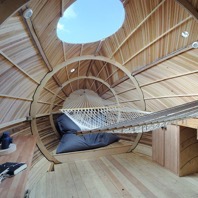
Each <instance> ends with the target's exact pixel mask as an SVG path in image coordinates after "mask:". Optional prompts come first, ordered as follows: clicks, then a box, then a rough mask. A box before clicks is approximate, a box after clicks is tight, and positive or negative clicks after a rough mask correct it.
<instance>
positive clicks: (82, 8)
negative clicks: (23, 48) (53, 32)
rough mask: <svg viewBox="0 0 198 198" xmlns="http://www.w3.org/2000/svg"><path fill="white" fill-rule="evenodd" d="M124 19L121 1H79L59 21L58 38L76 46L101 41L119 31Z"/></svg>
mask: <svg viewBox="0 0 198 198" xmlns="http://www.w3.org/2000/svg"><path fill="white" fill-rule="evenodd" d="M124 18H125V10H124V7H123V4H122V2H121V1H120V0H77V1H76V2H74V3H73V4H72V5H71V6H69V7H68V8H67V9H66V10H65V12H64V14H63V17H61V18H60V19H59V21H58V24H57V36H58V38H59V39H60V40H62V41H63V42H67V43H75V44H76V43H79V44H82V43H91V42H95V41H99V40H102V39H105V38H107V37H109V36H110V35H112V34H114V33H115V32H116V31H118V29H119V28H120V27H121V26H122V24H123V22H124Z"/></svg>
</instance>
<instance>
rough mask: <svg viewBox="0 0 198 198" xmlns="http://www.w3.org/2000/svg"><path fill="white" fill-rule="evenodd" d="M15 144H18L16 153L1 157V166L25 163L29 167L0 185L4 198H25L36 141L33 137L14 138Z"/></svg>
mask: <svg viewBox="0 0 198 198" xmlns="http://www.w3.org/2000/svg"><path fill="white" fill-rule="evenodd" d="M13 142H14V143H15V144H16V147H17V149H16V151H14V152H13V153H10V154H8V155H5V156H1V157H0V164H3V163H5V162H25V163H26V164H27V166H28V167H27V169H25V170H24V171H22V172H20V173H18V174H17V175H15V176H14V177H11V178H7V179H5V180H4V181H3V182H2V183H1V184H0V195H1V197H3V198H21V197H24V194H25V187H26V182H27V178H28V173H29V170H30V167H31V162H32V157H33V154H34V148H35V145H36V139H35V138H34V137H33V136H32V135H28V136H17V137H14V138H13Z"/></svg>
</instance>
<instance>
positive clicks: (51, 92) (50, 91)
mask: <svg viewBox="0 0 198 198" xmlns="http://www.w3.org/2000/svg"><path fill="white" fill-rule="evenodd" d="M44 89H45V90H47V91H49V92H50V93H51V94H53V95H54V94H55V92H53V91H51V90H50V89H48V88H46V87H44ZM57 97H58V98H60V99H61V100H65V99H64V98H62V97H60V96H58V95H57Z"/></svg>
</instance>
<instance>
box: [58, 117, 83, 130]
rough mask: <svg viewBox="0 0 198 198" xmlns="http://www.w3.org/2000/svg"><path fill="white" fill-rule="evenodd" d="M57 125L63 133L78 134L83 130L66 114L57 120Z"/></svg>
mask: <svg viewBox="0 0 198 198" xmlns="http://www.w3.org/2000/svg"><path fill="white" fill-rule="evenodd" d="M57 124H58V127H59V129H60V132H61V133H63V134H64V133H76V131H80V130H81V129H80V128H79V127H78V125H77V124H75V123H74V122H73V121H72V120H71V119H70V118H69V117H68V116H66V115H65V114H63V115H61V116H59V117H58V118H57Z"/></svg>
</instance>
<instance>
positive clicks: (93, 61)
mask: <svg viewBox="0 0 198 198" xmlns="http://www.w3.org/2000/svg"><path fill="white" fill-rule="evenodd" d="M102 42H103V40H101V41H100V42H99V43H98V46H97V48H96V50H95V52H94V56H96V55H97V53H98V52H99V51H100V49H101V47H102ZM94 63H95V60H91V61H90V63H89V66H88V68H87V73H86V76H88V74H89V71H90V69H91V67H92V65H93V64H94Z"/></svg>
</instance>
